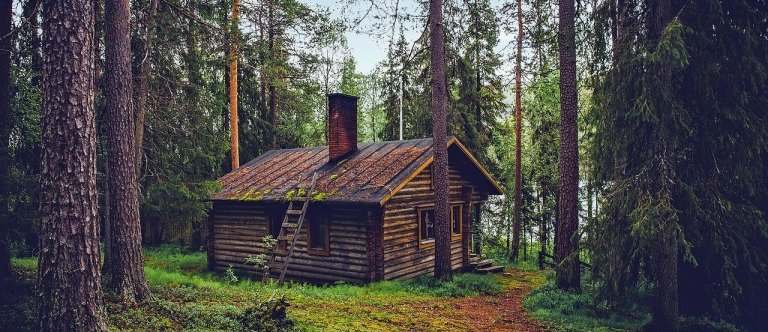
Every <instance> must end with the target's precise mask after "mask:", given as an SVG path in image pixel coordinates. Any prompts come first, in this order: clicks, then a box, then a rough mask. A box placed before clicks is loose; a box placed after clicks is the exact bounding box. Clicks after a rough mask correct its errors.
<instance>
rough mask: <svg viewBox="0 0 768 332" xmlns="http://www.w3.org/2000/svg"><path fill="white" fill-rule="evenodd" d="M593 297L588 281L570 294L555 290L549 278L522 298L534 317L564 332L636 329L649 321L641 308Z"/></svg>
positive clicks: (647, 315) (648, 317) (592, 290)
mask: <svg viewBox="0 0 768 332" xmlns="http://www.w3.org/2000/svg"><path fill="white" fill-rule="evenodd" d="M595 299H596V296H595V294H594V289H593V288H592V287H591V286H590V285H589V284H586V285H585V287H584V290H583V292H582V293H578V294H577V293H571V292H567V291H563V290H560V289H558V288H557V286H555V284H554V282H553V281H552V278H551V277H550V278H549V279H548V280H547V282H546V283H545V284H544V285H542V286H541V287H539V288H537V289H535V290H534V291H533V292H531V293H530V294H529V295H528V296H527V297H526V298H525V300H524V305H525V307H526V308H527V309H528V310H529V311H530V312H531V313H532V314H533V315H534V316H536V317H538V318H540V319H542V320H544V321H548V322H550V323H552V324H553V325H555V326H557V327H558V328H559V329H562V330H566V331H593V330H596V329H602V330H613V329H617V330H628V329H636V328H639V327H641V326H643V325H644V324H645V323H647V322H648V321H649V320H650V315H649V314H648V313H647V310H645V309H644V308H639V307H635V308H632V310H622V309H621V308H617V307H614V306H610V305H608V304H607V302H604V301H596V300H595Z"/></svg>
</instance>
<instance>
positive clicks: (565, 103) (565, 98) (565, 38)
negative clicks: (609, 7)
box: [556, 0, 581, 291]
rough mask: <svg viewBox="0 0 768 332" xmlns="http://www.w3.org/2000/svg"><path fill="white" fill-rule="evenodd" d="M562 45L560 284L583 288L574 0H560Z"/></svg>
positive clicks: (558, 231) (560, 44)
mask: <svg viewBox="0 0 768 332" xmlns="http://www.w3.org/2000/svg"><path fill="white" fill-rule="evenodd" d="M559 16H560V19H559V24H558V31H559V33H558V46H559V49H560V179H559V183H558V188H559V193H558V194H559V195H560V202H559V206H558V214H559V215H560V218H559V220H558V221H559V223H560V224H559V227H558V228H557V237H558V238H559V239H558V243H557V244H558V247H557V253H556V257H557V263H558V265H557V286H558V287H559V288H560V289H567V290H576V291H578V290H580V288H581V287H580V284H579V282H580V270H579V239H578V228H579V208H578V198H579V197H578V193H579V142H578V133H577V131H578V128H577V124H576V116H577V113H578V98H577V92H576V26H575V17H576V11H575V8H574V0H559Z"/></svg>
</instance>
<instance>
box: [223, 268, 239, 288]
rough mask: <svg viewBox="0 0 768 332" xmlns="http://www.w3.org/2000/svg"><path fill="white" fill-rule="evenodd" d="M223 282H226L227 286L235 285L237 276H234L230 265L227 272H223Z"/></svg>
mask: <svg viewBox="0 0 768 332" xmlns="http://www.w3.org/2000/svg"><path fill="white" fill-rule="evenodd" d="M224 281H226V282H227V283H228V284H236V283H237V276H236V275H235V271H234V270H232V265H230V266H229V267H227V270H226V271H224Z"/></svg>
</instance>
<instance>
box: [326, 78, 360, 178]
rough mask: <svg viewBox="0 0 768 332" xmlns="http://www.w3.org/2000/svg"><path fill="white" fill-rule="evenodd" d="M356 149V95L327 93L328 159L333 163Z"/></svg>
mask: <svg viewBox="0 0 768 332" xmlns="http://www.w3.org/2000/svg"><path fill="white" fill-rule="evenodd" d="M355 151H357V97H355V96H350V95H345V94H342V93H332V94H329V95H328V161H329V162H332V163H335V162H337V161H339V160H341V159H342V158H345V157H346V156H348V155H349V154H352V153H353V152H355Z"/></svg>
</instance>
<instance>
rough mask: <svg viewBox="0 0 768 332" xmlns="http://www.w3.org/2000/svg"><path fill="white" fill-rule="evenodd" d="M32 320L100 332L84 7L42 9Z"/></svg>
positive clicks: (59, 4) (81, 2) (90, 62)
mask: <svg viewBox="0 0 768 332" xmlns="http://www.w3.org/2000/svg"><path fill="white" fill-rule="evenodd" d="M43 31H44V34H43V35H44V41H43V58H44V61H43V112H42V156H41V165H42V166H41V174H40V184H41V188H40V216H41V221H40V257H39V266H38V280H37V283H38V289H37V290H38V294H39V295H40V297H39V299H38V301H39V307H38V309H39V310H38V320H39V324H40V325H39V327H40V330H41V331H106V330H107V321H106V312H105V310H104V300H103V295H102V288H101V269H100V268H99V253H100V249H99V229H98V216H97V209H98V199H97V197H96V195H97V194H96V121H95V112H94V108H93V107H94V106H93V102H94V93H93V87H94V84H93V83H94V75H93V74H94V72H93V68H94V52H93V46H94V45H93V42H94V37H93V36H94V9H93V5H92V2H91V1H87V0H70V1H46V2H45V3H44V6H43Z"/></svg>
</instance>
